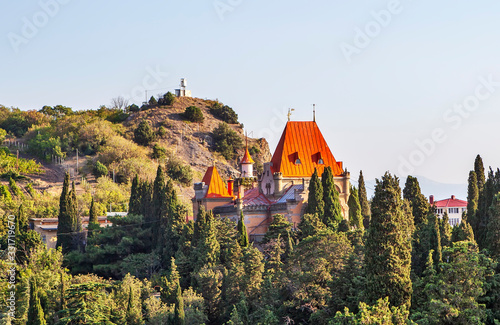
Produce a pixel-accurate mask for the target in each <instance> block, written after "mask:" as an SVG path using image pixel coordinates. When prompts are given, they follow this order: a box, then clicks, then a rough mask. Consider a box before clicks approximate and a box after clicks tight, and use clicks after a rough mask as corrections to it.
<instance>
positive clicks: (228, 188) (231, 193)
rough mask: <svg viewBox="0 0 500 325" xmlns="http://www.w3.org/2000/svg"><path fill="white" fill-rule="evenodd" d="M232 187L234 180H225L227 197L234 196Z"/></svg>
mask: <svg viewBox="0 0 500 325" xmlns="http://www.w3.org/2000/svg"><path fill="white" fill-rule="evenodd" d="M233 186H234V179H232V178H231V177H229V179H228V180H227V191H228V192H229V195H233V194H234V190H233V188H234V187H233Z"/></svg>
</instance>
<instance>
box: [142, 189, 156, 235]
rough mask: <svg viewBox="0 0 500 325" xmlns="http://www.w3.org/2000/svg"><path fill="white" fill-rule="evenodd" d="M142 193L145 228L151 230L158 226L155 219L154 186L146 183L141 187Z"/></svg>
mask: <svg viewBox="0 0 500 325" xmlns="http://www.w3.org/2000/svg"><path fill="white" fill-rule="evenodd" d="M140 191H141V213H140V214H142V215H143V216H144V227H145V228H151V227H154V226H157V225H156V224H155V223H154V222H155V220H154V217H153V185H152V184H151V182H149V181H144V182H142V183H141V185H140Z"/></svg>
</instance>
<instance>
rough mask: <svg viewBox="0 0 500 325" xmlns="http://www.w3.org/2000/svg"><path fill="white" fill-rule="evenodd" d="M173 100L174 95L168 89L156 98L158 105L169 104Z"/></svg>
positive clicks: (172, 102)
mask: <svg viewBox="0 0 500 325" xmlns="http://www.w3.org/2000/svg"><path fill="white" fill-rule="evenodd" d="M174 102H175V96H174V94H172V93H171V92H170V91H169V92H168V93H166V94H165V95H163V97H162V98H160V99H158V105H160V106H170V105H173V104H174Z"/></svg>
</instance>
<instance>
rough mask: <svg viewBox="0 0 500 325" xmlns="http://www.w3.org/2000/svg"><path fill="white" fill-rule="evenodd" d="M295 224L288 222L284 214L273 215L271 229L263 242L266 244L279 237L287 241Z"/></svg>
mask: <svg viewBox="0 0 500 325" xmlns="http://www.w3.org/2000/svg"><path fill="white" fill-rule="evenodd" d="M292 226H293V224H292V223H291V222H289V221H288V220H286V218H285V216H284V215H282V214H275V215H273V220H272V221H271V223H270V224H269V228H268V229H267V232H266V234H265V236H264V240H263V242H264V243H266V242H268V241H270V240H271V239H276V238H278V236H281V238H283V239H285V238H287V237H288V235H289V234H290V231H291V230H292Z"/></svg>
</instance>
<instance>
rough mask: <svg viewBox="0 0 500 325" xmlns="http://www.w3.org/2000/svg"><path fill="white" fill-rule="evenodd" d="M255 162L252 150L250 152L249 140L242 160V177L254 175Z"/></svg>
mask: <svg viewBox="0 0 500 325" xmlns="http://www.w3.org/2000/svg"><path fill="white" fill-rule="evenodd" d="M254 163H255V161H253V159H252V157H251V156H250V152H248V141H247V145H246V148H245V155H243V158H242V159H241V161H240V165H241V177H253V164H254Z"/></svg>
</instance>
